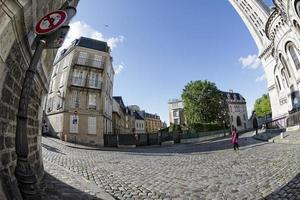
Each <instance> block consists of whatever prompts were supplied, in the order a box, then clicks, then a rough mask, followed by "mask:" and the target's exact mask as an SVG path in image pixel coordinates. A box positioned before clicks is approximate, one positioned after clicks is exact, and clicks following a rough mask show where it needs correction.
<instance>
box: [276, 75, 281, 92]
mask: <svg viewBox="0 0 300 200" xmlns="http://www.w3.org/2000/svg"><path fill="white" fill-rule="evenodd" d="M276 81H277V85H278V89H279V91H280V90H281V85H280V81H279V78H278V76H276Z"/></svg>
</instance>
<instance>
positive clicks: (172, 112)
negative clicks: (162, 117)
mask: <svg viewBox="0 0 300 200" xmlns="http://www.w3.org/2000/svg"><path fill="white" fill-rule="evenodd" d="M168 105H169V119H170V123H172V124H177V125H181V126H183V125H185V124H186V122H185V118H184V115H183V102H182V100H180V99H172V100H170V101H169V102H168Z"/></svg>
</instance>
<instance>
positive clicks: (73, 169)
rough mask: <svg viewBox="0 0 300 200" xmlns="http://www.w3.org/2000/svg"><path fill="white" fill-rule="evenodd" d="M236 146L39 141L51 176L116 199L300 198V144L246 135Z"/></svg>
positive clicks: (221, 143) (224, 142)
mask: <svg viewBox="0 0 300 200" xmlns="http://www.w3.org/2000/svg"><path fill="white" fill-rule="evenodd" d="M240 146H241V147H240V150H239V151H238V152H234V151H233V150H232V148H231V144H230V140H229V139H220V140H216V141H211V142H208V143H205V144H178V145H173V146H167V147H158V146H153V147H144V148H137V149H130V150H120V151H105V150H85V149H78V148H73V147H70V146H66V145H65V144H63V143H61V142H58V141H57V140H56V139H52V138H43V156H44V160H45V161H46V162H45V163H46V165H48V166H49V165H51V170H52V173H51V172H49V171H47V170H50V168H49V167H47V166H46V167H45V169H46V171H47V173H49V174H51V175H52V176H55V175H53V169H55V168H58V169H64V170H67V171H68V173H71V174H72V175H73V176H78V177H80V178H85V179H86V180H87V181H89V184H92V185H94V186H97V187H94V186H93V188H94V189H95V188H99V190H105V191H106V192H107V193H109V194H110V195H112V196H113V197H114V198H116V199H217V200H219V199H228V200H233V199H238V200H242V199H261V198H267V199H284V198H287V199H300V196H299V192H297V191H299V190H298V189H299V188H300V186H299V180H298V178H295V179H293V178H294V177H296V176H297V174H298V173H299V172H300V154H299V151H300V145H287V144H274V143H265V142H261V141H257V140H254V139H252V138H251V137H250V133H248V134H245V135H244V136H242V137H241V138H240ZM54 171H55V170H54ZM298 177H299V176H298ZM292 179H293V181H291V180H292ZM288 183H289V184H288ZM283 186H285V187H284V188H283V189H284V190H283V189H282V190H279V189H280V188H282V187H283ZM290 187H292V188H290ZM296 187H297V188H298V189H293V188H296ZM94 193H97V191H96V192H95V191H94V192H93V194H94Z"/></svg>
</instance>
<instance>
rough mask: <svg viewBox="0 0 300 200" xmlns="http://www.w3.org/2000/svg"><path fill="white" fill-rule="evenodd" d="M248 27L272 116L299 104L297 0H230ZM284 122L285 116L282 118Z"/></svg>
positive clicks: (299, 4) (299, 17)
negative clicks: (267, 2)
mask: <svg viewBox="0 0 300 200" xmlns="http://www.w3.org/2000/svg"><path fill="white" fill-rule="evenodd" d="M229 1H230V3H231V4H232V5H233V7H234V8H235V9H236V11H237V12H238V14H239V15H240V16H241V18H242V19H243V21H244V23H245V24H246V26H247V28H248V29H249V31H250V33H251V35H252V37H253V39H254V41H255V43H256V45H257V47H258V54H259V58H260V59H261V61H262V64H263V66H264V70H265V73H266V78H267V85H268V92H269V96H270V101H271V106H272V117H273V119H279V118H282V117H288V115H289V113H291V112H293V111H294V110H296V109H298V108H299V102H300V100H299V89H300V71H299V69H300V55H299V48H300V26H299V24H300V1H298V0H274V1H273V3H274V6H273V7H272V8H269V7H268V6H266V5H265V3H264V2H263V1H261V0H229ZM281 123H283V124H281V125H283V126H285V125H286V124H284V123H285V120H281Z"/></svg>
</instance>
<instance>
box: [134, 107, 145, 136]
mask: <svg viewBox="0 0 300 200" xmlns="http://www.w3.org/2000/svg"><path fill="white" fill-rule="evenodd" d="M133 114H134V118H135V119H134V124H135V127H134V132H133V133H134V134H145V133H146V126H145V119H144V118H143V117H142V116H141V115H140V114H139V112H137V111H134V112H133Z"/></svg>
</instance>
